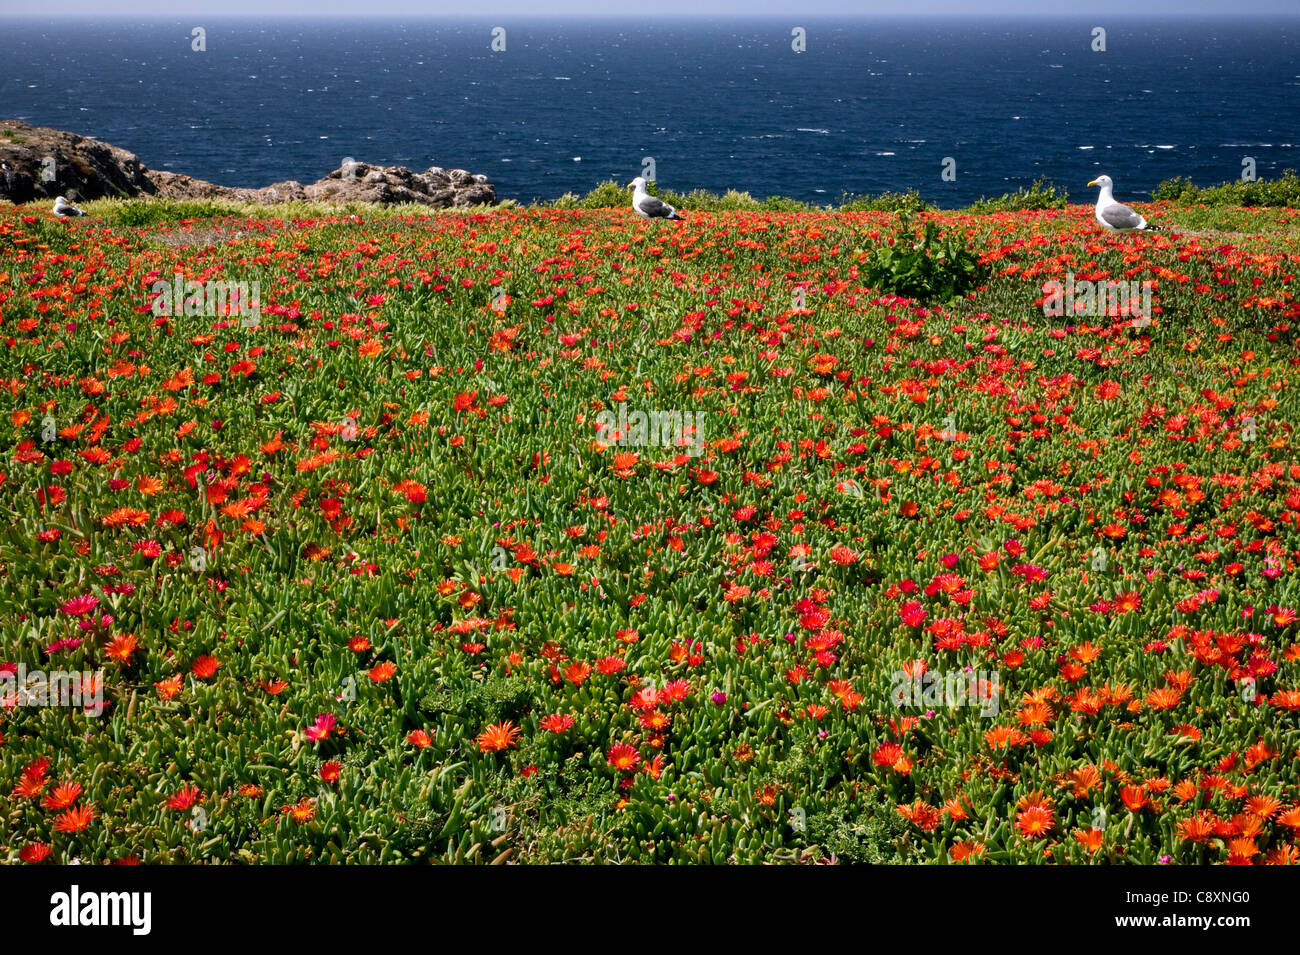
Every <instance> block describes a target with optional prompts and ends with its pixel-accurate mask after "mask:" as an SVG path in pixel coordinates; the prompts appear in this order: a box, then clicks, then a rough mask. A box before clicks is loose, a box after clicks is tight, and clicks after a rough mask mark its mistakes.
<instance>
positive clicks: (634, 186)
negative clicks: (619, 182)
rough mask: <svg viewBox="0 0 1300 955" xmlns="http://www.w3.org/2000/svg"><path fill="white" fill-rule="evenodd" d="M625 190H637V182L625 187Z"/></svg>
mask: <svg viewBox="0 0 1300 955" xmlns="http://www.w3.org/2000/svg"><path fill="white" fill-rule="evenodd" d="M623 188H624V189H635V188H636V183H635V182H629V183H628V184H627V185H626V186H624V187H623Z"/></svg>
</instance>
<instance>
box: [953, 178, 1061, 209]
mask: <svg viewBox="0 0 1300 955" xmlns="http://www.w3.org/2000/svg"><path fill="white" fill-rule="evenodd" d="M1069 198H1070V194H1069V193H1068V192H1066V191H1065V190H1064V189H1058V188H1057V186H1056V185H1055V184H1054V183H1050V182H1047V181H1045V180H1043V179H1035V180H1034V182H1033V184H1032V185H1031V186H1030V187H1029V188H1028V189H1026V188H1024V187H1023V186H1022V187H1021V188H1019V189H1017V190H1016V191H1015V192H1008V193H1004V194H1003V195H1001V196H999V197H998V198H996V199H986V198H980V200H979V201H978V202H976V203H975V204H974V205H972V206H971V207H970V208H971V211H972V212H974V213H977V214H979V215H985V214H987V213H990V212H1029V211H1034V210H1037V209H1064V208H1065V206H1066V203H1067V202H1068V200H1069Z"/></svg>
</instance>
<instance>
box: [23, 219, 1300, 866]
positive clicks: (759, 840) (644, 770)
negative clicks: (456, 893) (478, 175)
mask: <svg viewBox="0 0 1300 955" xmlns="http://www.w3.org/2000/svg"><path fill="white" fill-rule="evenodd" d="M1159 209H1160V207H1157V210H1158V211H1159ZM89 211H90V212H91V213H92V217H91V218H89V219H86V220H81V221H76V222H66V223H65V222H57V221H55V220H53V219H52V218H50V217H49V216H48V214H47V213H46V211H45V210H44V209H41V210H35V209H32V208H27V209H16V210H15V209H13V208H7V209H5V210H2V211H0V384H3V389H4V393H5V396H6V402H5V408H4V409H3V417H2V418H0V515H3V526H2V527H0V575H2V583H0V587H2V589H0V628H2V629H0V671H3V672H0V676H4V675H5V674H8V675H9V676H10V677H11V679H10V681H9V683H8V685H10V686H16V685H17V684H16V683H15V682H14V681H15V680H16V678H17V676H18V674H19V672H20V670H21V672H23V673H24V674H28V675H30V674H31V673H32V672H34V671H41V672H44V673H47V674H49V673H54V672H56V671H57V672H66V673H74V672H75V673H82V672H85V673H88V674H92V676H91V677H90V682H89V683H88V684H87V685H88V686H91V687H93V689H94V690H95V691H96V693H97V694H100V699H102V709H101V708H100V707H99V706H91V707H89V709H88V708H87V705H85V704H84V701H83V702H82V704H81V705H61V706H35V705H20V701H19V700H18V699H17V698H16V697H14V696H13V695H12V694H11V696H10V698H9V699H8V701H7V705H0V819H3V822H4V827H3V828H4V834H3V835H0V859H3V860H6V861H18V860H23V861H26V862H40V861H42V860H45V861H49V862H68V861H71V860H73V859H77V860H80V861H82V862H87V863H91V862H93V863H99V862H110V861H138V862H142V863H160V862H270V863H287V862H318V861H324V862H368V863H369V862H383V863H396V862H429V861H435V862H437V861H445V862H451V861H477V862H506V861H511V862H513V861H523V862H547V861H557V860H571V861H574V860H582V861H623V862H656V861H657V862H667V861H675V862H714V863H722V862H758V861H768V862H772V861H778V862H779V861H787V862H818V861H833V860H838V861H892V862H916V863H946V862H967V863H1030V862H1054V863H1072V864H1081V863H1093V862H1112V863H1113V862H1143V863H1154V862H1158V861H1161V862H1171V863H1177V864H1200V863H1224V862H1231V863H1264V862H1294V861H1297V859H1300V840H1298V838H1297V829H1298V828H1300V792H1298V791H1297V788H1296V787H1297V779H1296V774H1297V770H1296V766H1297V756H1298V755H1300V730H1298V723H1300V678H1298V670H1300V644H1298V643H1297V609H1300V593H1297V584H1296V581H1297V558H1300V550H1297V548H1300V534H1298V533H1297V521H1298V520H1300V460H1297V455H1296V453H1295V446H1294V444H1293V443H1292V442H1293V440H1294V435H1293V428H1294V422H1295V421H1296V420H1297V399H1296V385H1295V384H1294V383H1293V382H1292V381H1291V378H1292V377H1294V376H1296V375H1297V373H1298V369H1297V363H1298V362H1300V351H1298V350H1297V340H1296V325H1297V322H1298V321H1300V305H1298V304H1297V297H1296V283H1295V280H1294V276H1295V273H1296V271H1297V269H1298V268H1300V248H1298V246H1297V237H1298V233H1297V231H1296V222H1295V213H1294V211H1291V210H1286V209H1282V210H1277V209H1273V210H1267V212H1258V213H1255V212H1251V211H1249V210H1225V211H1224V212H1223V214H1224V215H1226V216H1229V217H1230V218H1231V222H1232V226H1233V228H1234V230H1247V231H1245V232H1242V231H1233V232H1215V231H1213V230H1209V231H1206V229H1205V215H1206V214H1205V213H1204V212H1203V211H1202V212H1200V213H1198V212H1195V211H1193V212H1191V213H1189V214H1188V215H1187V219H1186V221H1189V222H1191V223H1192V224H1193V225H1194V226H1195V227H1196V228H1197V229H1200V230H1202V231H1198V232H1183V233H1180V232H1179V231H1178V230H1177V228H1176V227H1175V229H1174V230H1173V231H1170V232H1165V233H1159V234H1152V235H1137V236H1120V237H1117V236H1111V235H1104V234H1102V233H1101V232H1100V231H1099V230H1098V228H1097V227H1096V224H1095V223H1094V222H1093V221H1092V211H1091V209H1090V208H1088V207H1083V206H1071V207H1068V208H1066V209H1052V210H1043V211H1026V212H1007V213H995V214H988V215H974V214H960V213H931V212H921V213H917V214H915V216H914V217H909V218H907V219H903V220H900V219H899V218H898V217H896V216H894V215H892V214H889V213H879V212H834V213H833V212H822V213H799V214H791V213H779V212H700V213H696V214H693V215H691V217H690V218H689V219H688V220H687V221H686V222H683V223H658V222H644V221H641V220H639V219H637V218H635V217H634V216H633V215H632V214H631V212H630V211H629V210H625V209H620V210H603V211H602V210H594V211H593V210H573V211H569V210H562V209H550V210H547V209H529V210H524V209H513V208H512V209H502V210H497V211H494V212H486V213H478V212H475V213H467V214H440V215H434V216H400V215H396V216H394V215H375V216H371V217H364V218H363V217H345V216H334V217H329V216H321V217H317V218H303V219H295V220H277V219H266V218H262V219H245V218H239V219H224V220H219V219H217V220H204V221H201V222H199V221H184V222H173V223H165V222H164V223H150V224H147V225H144V226H130V225H125V224H121V223H117V222H114V221H113V220H112V219H111V218H95V217H94V216H93V214H94V213H95V211H96V206H95V204H90V206H89ZM1160 215H1161V216H1162V218H1161V221H1162V222H1164V223H1165V224H1167V225H1168V224H1174V225H1175V226H1176V221H1175V220H1176V218H1177V217H1176V216H1174V215H1172V214H1171V215H1165V213H1164V212H1161V213H1160ZM927 225H932V226H933V229H932V231H931V232H930V233H929V238H926V235H927V234H926V232H925V229H926V227H927ZM930 239H933V241H934V243H935V244H936V247H940V246H942V247H944V248H948V249H957V248H962V249H967V250H969V251H970V252H972V253H973V254H974V256H975V257H976V258H977V260H978V272H977V275H976V276H975V280H976V281H977V282H978V286H977V287H976V288H975V290H974V291H972V292H970V293H969V294H966V295H965V296H964V297H956V298H950V299H949V300H948V301H947V302H944V301H941V300H939V299H935V300H911V299H906V298H902V297H899V296H897V295H894V294H891V292H890V291H889V290H888V289H882V288H879V287H877V288H871V287H868V286H867V285H866V284H864V283H865V278H864V272H863V268H864V265H865V264H869V263H877V264H878V263H880V262H882V261H884V262H889V261H894V260H896V259H897V258H899V257H898V256H890V255H882V254H880V252H879V250H880V248H881V247H882V245H888V243H890V242H891V241H892V242H894V243H896V244H899V243H902V244H912V243H914V242H928V241H930ZM954 254H955V255H957V256H958V257H959V258H961V259H962V268H963V274H964V275H966V278H970V275H969V274H967V273H968V270H967V268H966V267H967V265H969V262H967V261H966V260H965V258H964V257H962V256H961V255H960V253H954ZM903 257H904V258H906V256H903ZM914 267H915V263H912V264H911V265H909V266H908V268H909V269H913V270H914ZM872 274H873V276H874V277H875V281H876V282H877V283H887V280H888V275H887V272H881V271H879V270H877V271H873V273H872ZM177 275H179V276H181V281H182V282H186V281H197V282H211V281H217V280H220V281H230V282H240V281H247V282H256V283H258V285H259V287H260V313H259V314H258V315H257V317H256V320H255V321H251V322H250V321H249V320H247V317H246V316H241V315H240V314H237V310H234V311H232V310H231V303H230V302H229V301H227V302H226V304H225V306H224V307H223V309H222V310H221V311H222V313H220V314H189V315H187V314H184V311H185V310H184V308H181V309H180V310H179V311H180V313H179V314H177V310H176V309H175V308H173V309H170V310H169V311H168V312H167V314H161V315H160V314H157V312H158V311H160V309H155V308H154V307H152V306H153V301H154V297H155V296H156V295H157V294H158V289H159V285H158V283H162V284H163V285H169V284H171V283H172V282H173V281H174V280H175V277H176V276H177ZM1067 277H1068V278H1069V279H1070V280H1071V281H1074V282H1102V281H1108V280H1122V281H1126V282H1132V283H1143V282H1148V283H1150V285H1149V286H1148V288H1149V289H1150V291H1151V297H1150V300H1151V303H1152V307H1151V314H1150V315H1149V316H1147V318H1149V320H1142V319H1137V320H1135V319H1134V317H1133V316H1132V314H1120V315H1105V314H1102V315H1087V314H1081V313H1079V312H1077V311H1074V310H1071V311H1069V312H1067V313H1066V314H1065V315H1061V316H1052V315H1047V314H1045V309H1044V304H1045V303H1046V302H1047V301H1048V298H1049V295H1048V293H1046V292H1045V291H1044V283H1048V282H1052V281H1058V282H1061V283H1065V282H1066V281H1067ZM941 286H942V287H943V288H945V289H946V290H947V291H952V289H951V288H948V287H947V286H944V285H943V283H939V284H938V285H936V286H934V287H936V288H938V287H941ZM178 287H179V286H178ZM954 287H959V286H954ZM1082 307H1083V308H1085V309H1086V308H1087V305H1086V303H1085V304H1084V305H1083V306H1082ZM638 414H644V415H646V418H647V420H649V421H650V422H652V424H653V426H652V427H647V426H645V425H644V424H643V423H641V422H640V419H638V417H637V415H638ZM611 416H612V418H611ZM611 420H614V421H615V422H616V424H615V425H614V426H613V427H612V428H611V427H610V426H609V425H608V422H609V421H611ZM625 421H626V422H627V424H626V425H625V424H624V422H625ZM679 421H680V422H681V424H680V425H678V422H679ZM5 685H6V684H5V683H3V682H0V689H2V688H3V687H4V686H5ZM900 702H901V703H902V704H903V705H901V706H900V705H899V704H900Z"/></svg>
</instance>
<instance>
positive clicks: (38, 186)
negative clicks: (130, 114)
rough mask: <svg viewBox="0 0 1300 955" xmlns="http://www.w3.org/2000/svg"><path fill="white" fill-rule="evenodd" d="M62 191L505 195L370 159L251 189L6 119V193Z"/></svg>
mask: <svg viewBox="0 0 1300 955" xmlns="http://www.w3.org/2000/svg"><path fill="white" fill-rule="evenodd" d="M55 196H67V197H68V198H70V199H72V200H73V201H77V200H88V199H100V198H104V197H122V198H134V197H136V196H156V197H160V198H169V199H232V200H235V201H239V202H252V203H263V204H266V205H274V204H275V203H280V202H291V201H294V200H306V201H311V202H329V203H347V202H362V203H369V204H372V205H384V206H387V205H396V204H398V203H403V202H412V203H417V204H419V205H426V206H432V207H434V208H440V209H446V208H451V207H453V206H475V205H492V204H494V203H495V202H496V199H497V196H496V190H495V189H494V188H493V187H492V183H490V182H489V181H488V178H487V176H481V175H480V176H476V175H473V174H471V173H469V172H467V171H465V170H464V169H443V168H441V167H440V166H432V167H430V168H429V169H426V170H425V171H424V172H414V171H412V170H410V169H407V168H406V167H405V166H373V165H371V164H369V163H364V162H354V163H349V164H348V165H347V166H341V167H339V168H338V169H335V170H334V171H333V172H331V173H329V174H328V175H327V176H325V177H324V178H322V179H319V180H317V181H316V182H313V183H311V184H310V185H307V186H304V185H303V184H302V183H300V182H295V181H293V180H290V181H288V182H277V183H274V184H272V185H269V186H263V187H262V188H250V189H243V188H237V187H234V186H219V185H217V184H216V183H212V182H207V181H205V180H203V179H195V178H193V177H192V176H185V175H181V174H179V173H174V172H161V171H157V170H153V169H149V168H147V167H146V166H145V165H144V163H142V162H140V160H139V158H138V157H137V156H136V155H135V154H134V153H130V152H127V151H126V150H125V149H120V148H118V147H117V146H110V145H108V144H107V143H102V142H100V141H99V140H97V139H89V138H87V137H85V136H78V135H77V134H76V133H69V132H65V131H63V130H61V129H49V128H47V127H43V126H29V125H27V124H26V123H23V122H20V121H18V120H0V199H8V200H9V201H10V202H14V203H23V202H31V201H34V200H38V199H52V198H53V197H55Z"/></svg>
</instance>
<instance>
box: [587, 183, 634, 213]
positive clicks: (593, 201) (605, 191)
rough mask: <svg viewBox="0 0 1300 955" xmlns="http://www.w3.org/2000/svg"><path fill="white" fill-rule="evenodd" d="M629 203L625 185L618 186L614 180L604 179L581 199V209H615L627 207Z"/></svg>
mask: <svg viewBox="0 0 1300 955" xmlns="http://www.w3.org/2000/svg"><path fill="white" fill-rule="evenodd" d="M629 201H630V200H629V199H628V191H627V186H626V185H623V186H620V185H619V184H618V183H616V182H614V180H612V179H606V180H605V181H604V182H602V183H601V184H600V185H598V186H596V188H595V189H593V190H591V192H589V193H587V194H586V195H585V196H583V197H582V208H584V209H617V208H618V207H620V206H625V205H627V204H628V202H629Z"/></svg>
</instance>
